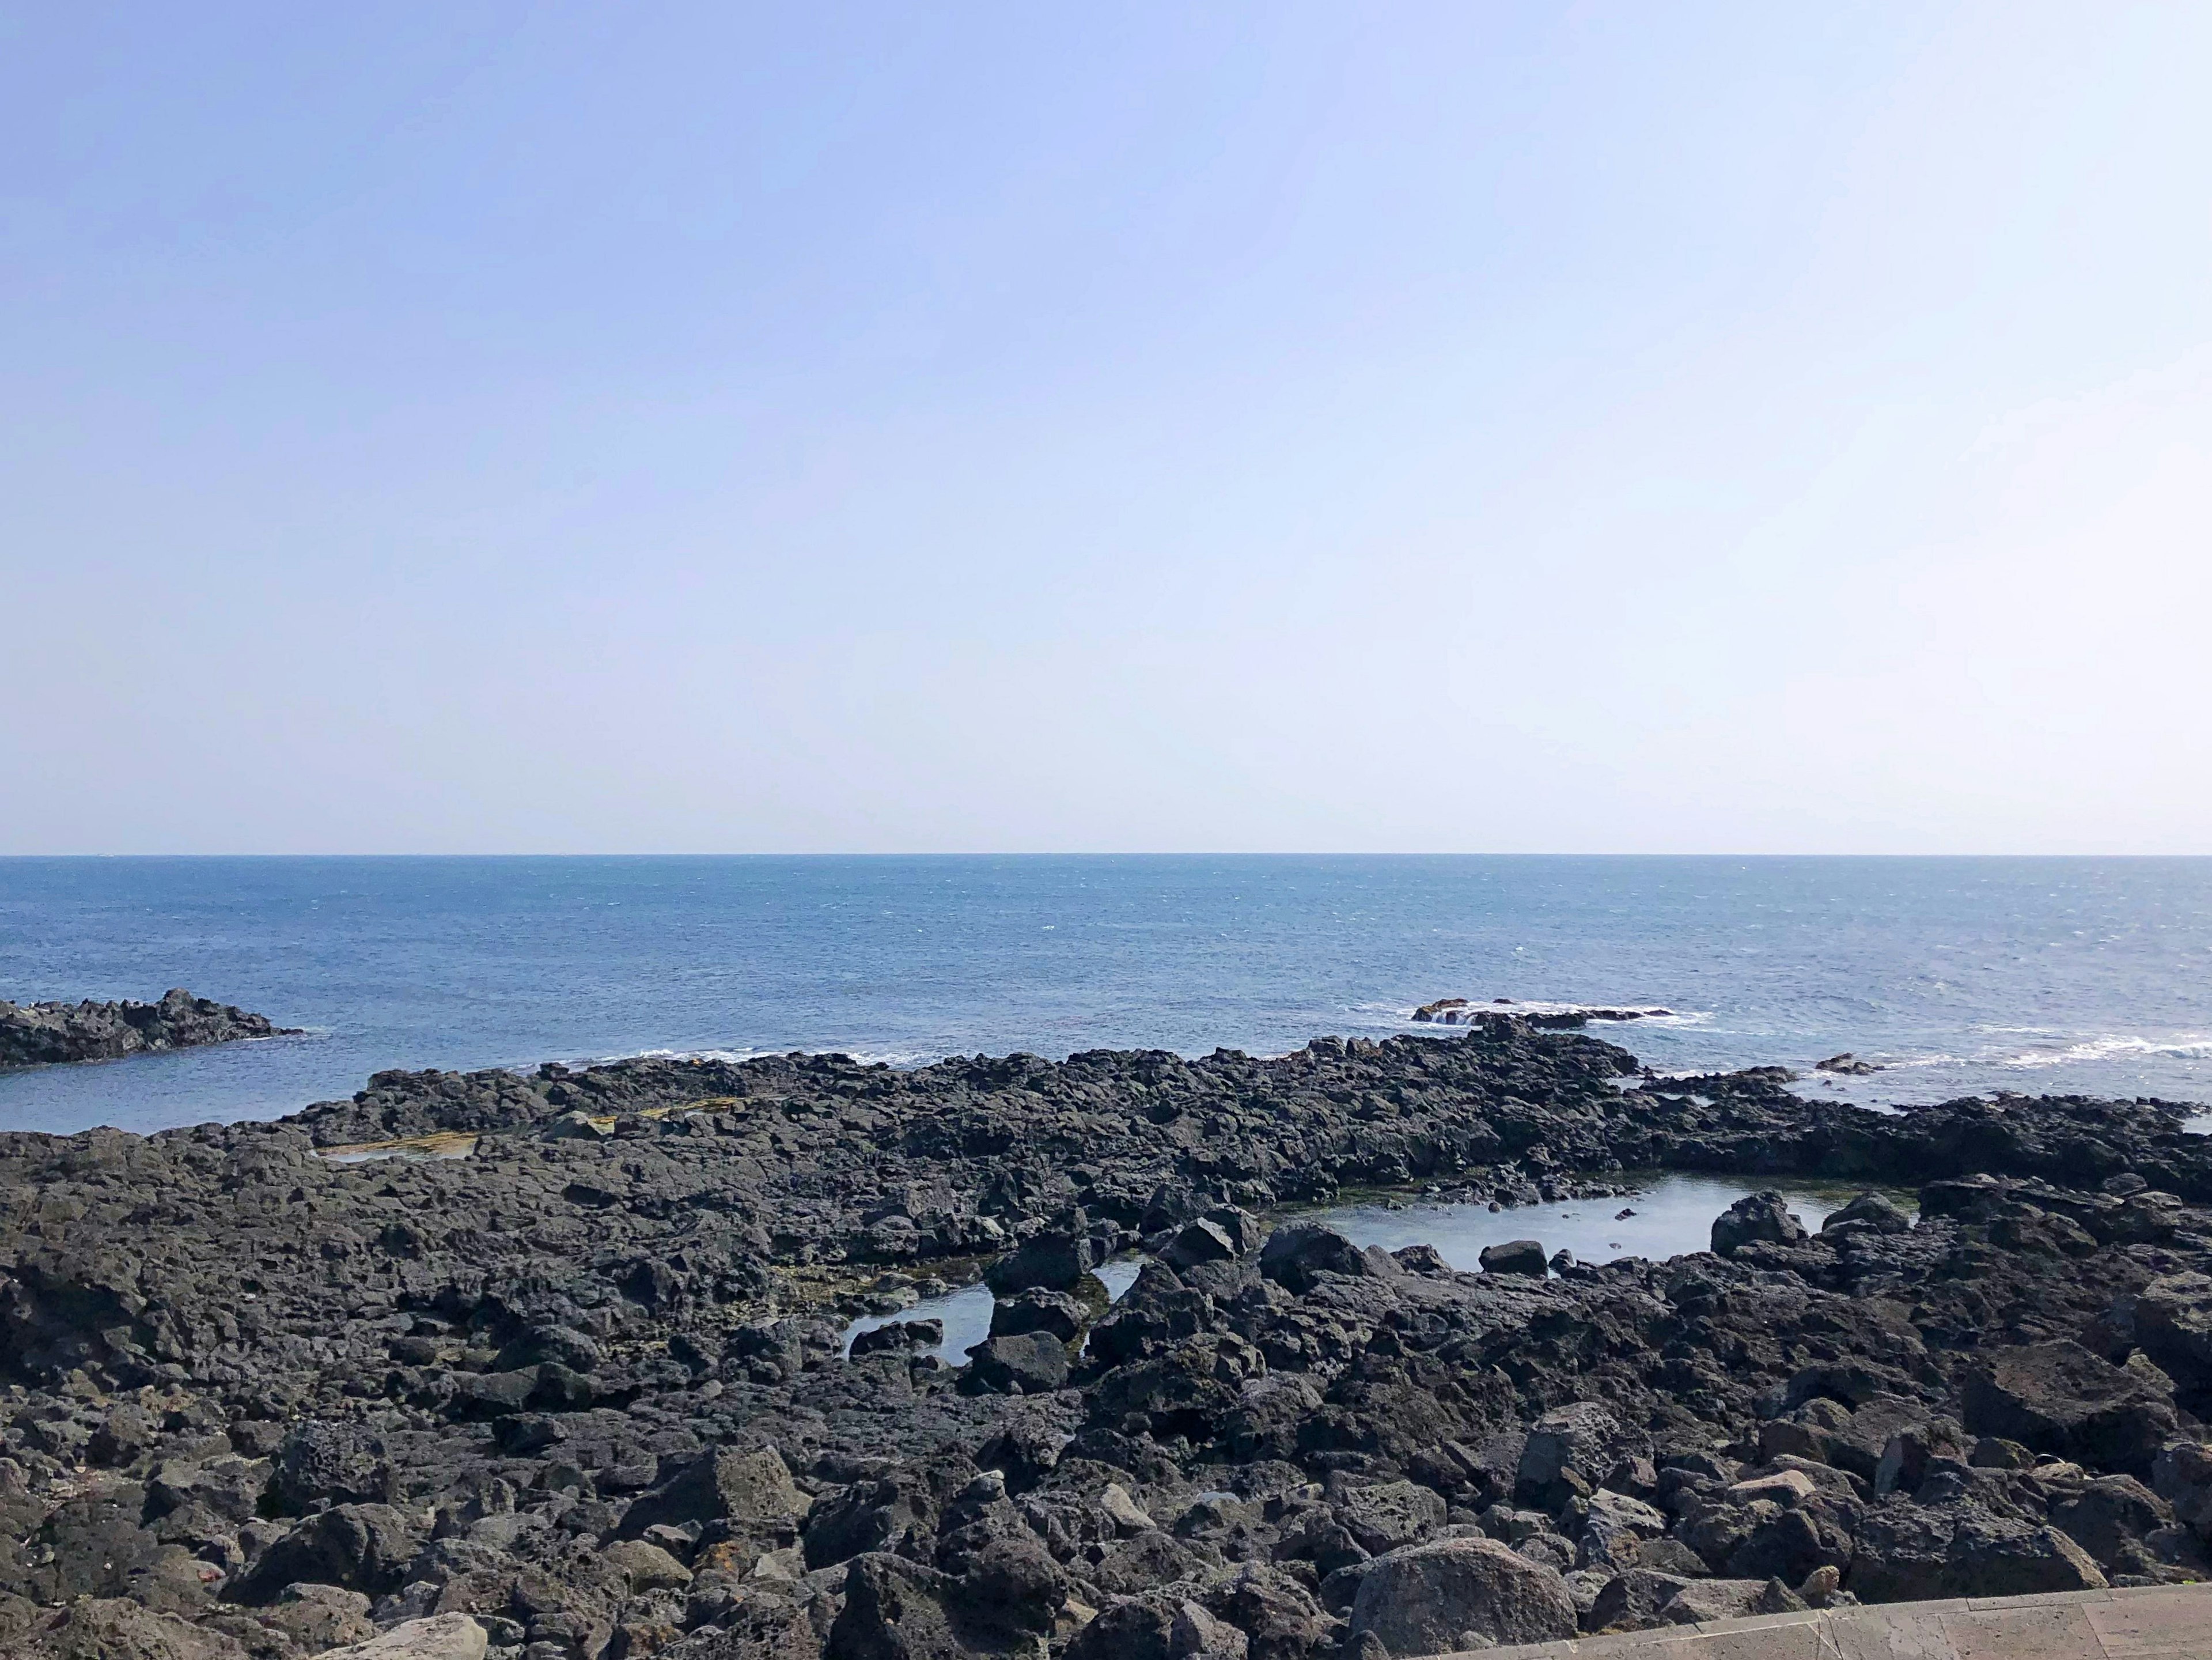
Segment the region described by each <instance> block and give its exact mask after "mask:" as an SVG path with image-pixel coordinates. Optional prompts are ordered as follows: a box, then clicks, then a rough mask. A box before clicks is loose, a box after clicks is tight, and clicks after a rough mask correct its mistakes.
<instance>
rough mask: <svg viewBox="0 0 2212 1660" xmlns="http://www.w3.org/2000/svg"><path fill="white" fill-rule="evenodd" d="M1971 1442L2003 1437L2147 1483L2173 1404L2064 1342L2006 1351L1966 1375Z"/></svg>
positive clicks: (2170, 1427) (2134, 1376)
mask: <svg viewBox="0 0 2212 1660" xmlns="http://www.w3.org/2000/svg"><path fill="white" fill-rule="evenodd" d="M1965 1397H1966V1432H1967V1433H1968V1434H1970V1435H1994V1436H2001V1437H2002V1438H2004V1439H2006V1440H2008V1441H2017V1442H2019V1443H2021V1444H2022V1445H2023V1446H2027V1447H2030V1448H2032V1449H2033V1450H2036V1451H2038V1452H2049V1453H2056V1454H2057V1456H2060V1457H2061V1458H2067V1459H2071V1460H2073V1461H2074V1462H2076V1463H2079V1464H2083V1465H2086V1466H2088V1467H2090V1468H2106V1469H2118V1470H2124V1471H2126V1472H2127V1473H2128V1474H2130V1475H2142V1476H2147V1475H2149V1474H2150V1467H2151V1462H2152V1461H2153V1460H2154V1458H2156V1457H2157V1456H2158V1451H2159V1449H2160V1447H2162V1446H2164V1445H2165V1444H2166V1441H2167V1439H2168V1438H2170V1437H2172V1434H2173V1432H2174V1427H2175V1419H2174V1413H2173V1402H2172V1400H2171V1398H2169V1397H2168V1396H2167V1395H2166V1394H2164V1393H2163V1392H2162V1391H2160V1389H2158V1388H2157V1386H2156V1385H2155V1384H2154V1383H2151V1382H2150V1381H2149V1380H2148V1379H2147V1378H2146V1377H2144V1376H2143V1375H2142V1373H2141V1372H2140V1371H2133V1370H2130V1368H2127V1367H2124V1366H2116V1365H2112V1363H2111V1362H2110V1361H2109V1360H2104V1359H2100V1358H2099V1357H2097V1356H2096V1355H2093V1354H2092V1353H2089V1351H2088V1350H2087V1349H2085V1348H2083V1347H2081V1345H2080V1344H2078V1343H2070V1342H2066V1341H2058V1342H2053V1343H2031V1344H2027V1345H2026V1346H2024V1347H2018V1348H2008V1349H1998V1350H1996V1351H1995V1352H1993V1353H1990V1355H1989V1356H1988V1357H1987V1358H1986V1359H1984V1360H1983V1361H1982V1362H1981V1363H1980V1364H1979V1365H1977V1366H1975V1367H1974V1368H1972V1370H1971V1371H1968V1372H1967V1374H1966V1388H1965Z"/></svg>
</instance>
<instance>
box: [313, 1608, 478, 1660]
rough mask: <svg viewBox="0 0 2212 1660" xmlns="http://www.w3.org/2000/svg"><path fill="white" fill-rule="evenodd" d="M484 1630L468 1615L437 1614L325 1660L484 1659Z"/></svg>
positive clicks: (397, 1628)
mask: <svg viewBox="0 0 2212 1660" xmlns="http://www.w3.org/2000/svg"><path fill="white" fill-rule="evenodd" d="M485 1648H486V1637H485V1633H484V1628H483V1627H482V1626H480V1625H478V1624H477V1622H476V1621H475V1620H472V1619H471V1618H470V1617H469V1616H468V1615H467V1614H434V1615H432V1616H431V1617H430V1618H428V1619H427V1620H408V1621H407V1622H406V1623H405V1624H404V1625H399V1626H394V1627H392V1629H391V1630H390V1631H388V1632H386V1633H384V1635H382V1636H381V1637H373V1638H371V1639H369V1640H368V1642H366V1643H357V1644H356V1645H353V1646H352V1647H351V1648H344V1649H332V1650H331V1651H329V1652H328V1653H327V1654H325V1656H324V1657H323V1660H483V1657H484V1652H485Z"/></svg>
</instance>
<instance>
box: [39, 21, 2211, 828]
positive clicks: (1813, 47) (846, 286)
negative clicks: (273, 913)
mask: <svg viewBox="0 0 2212 1660" xmlns="http://www.w3.org/2000/svg"><path fill="white" fill-rule="evenodd" d="M2208 64H2212V8H2208V7H2205V6H2203V5H2197V4H2188V5H2176V6H2171V7H2160V6H2128V5H2123V6H2087V5H2081V4H2067V5H2059V6H2052V5H2041V4H2034V3H2006V4H1992V5H1987V6H1966V7H1953V6H1944V5H1902V4H1898V5H1881V4H1876V5H1853V6H1819V5H1782V6H1778V5H1774V4H1771V3H1760V4H1744V5H1666V6H1653V5H1632V4H1626V3H1623V4H1613V5H1580V4H1577V5H1565V6H1536V5H1519V6H1515V5H1480V4H1468V3H1453V4H1440V5H1421V4H1403V5H1393V6H1387V7H1374V6H1353V5H1344V4H1332V5H1328V6H1305V5H1292V4H1284V3H1278V0H1270V3H1267V4H1263V5H1252V6H1212V7H1193V6H1187V5H1175V6H1132V7H1123V6H1110V7H1097V6H1093V7H1078V6H1066V5H1058V6H1036V5H1006V6H1000V7H987V6H972V5H971V6H961V5H951V6H916V7H894V6H888V5H867V6H849V7H837V6H777V7H743V6H731V5H726V4H713V5H706V4H698V5H691V4H665V5H638V6H629V5H601V6H562V5H531V6H522V5H512V6H483V5H469V4H451V3H449V4H441V5H436V6H431V5H379V6H354V7H338V6H300V5H282V6H279V5H273V4H272V5H265V6H240V5H226V4H222V3H210V4H204V5H194V6H176V5H141V6H136V7H124V8H111V7H102V6H98V5H94V4H69V5H48V6H15V7H11V8H8V9H5V10H4V11H0V352H3V353H4V363H5V372H4V382H0V384H4V386H5V397H4V400H0V697H4V699H5V707H6V719H5V721H0V852H17V853H29V852H48V853H62V852H111V851H117V852H127V851H143V852H158V851H184V852H193V851H236V852H259V851H275V852H283V851H417V850H420V851H505V850H532V851H569V850H573V851H599V850H609V851H624V850H641V851H642V850H669V851H719V850H727V851H747V850H794V851H805V850H813V849H823V850H831V849H836V850H844V849H859V850H869V849H884V850H894V849H915V850H934V849H979V850H980V849H1037V850H1061V849H1214V848H1237V849H1254V850H1266V849H1278V848H1281V849H1344V850H1399V849H1427V850H1439V851H1449V850H1458V849H1467V850H1493V851H1515V850H1537V851H1542V850H1559V851H1588V850H1625V851H1628V850H1650V851H1697V850H1705V851H1838V852H1848V851H1904V852H1910V851H1990V852H2002V851H2029V852H2032V851H2167V852H2212V98H2208V97H2207V96H2206V94H2205V88H2204V77H2205V74H2206V68H2207V65H2208Z"/></svg>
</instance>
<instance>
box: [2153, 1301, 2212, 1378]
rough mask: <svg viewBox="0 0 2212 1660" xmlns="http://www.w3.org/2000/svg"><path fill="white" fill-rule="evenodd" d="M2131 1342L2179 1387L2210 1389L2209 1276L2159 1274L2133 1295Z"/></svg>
mask: <svg viewBox="0 0 2212 1660" xmlns="http://www.w3.org/2000/svg"><path fill="white" fill-rule="evenodd" d="M2135 1338H2136V1342H2138V1343H2140V1344H2141V1345H2142V1351H2143V1353H2145V1354H2147V1355H2148V1356H2149V1357H2150V1358H2151V1359H2152V1360H2154V1361H2155V1362H2156V1363H2157V1364H2158V1365H2159V1367H2160V1369H2161V1370H2162V1371H2166V1372H2167V1373H2169V1374H2170V1375H2171V1376H2172V1377H2173V1379H2174V1381H2175V1382H2177V1383H2180V1384H2182V1385H2183V1386H2184V1387H2185V1388H2187V1389H2202V1388H2203V1387H2205V1386H2207V1385H2212V1274H2162V1275H2160V1277H2159V1278H2158V1279H2155V1280H2152V1281H2151V1282H2150V1284H2148V1286H2144V1287H2143V1288H2142V1290H2141V1291H2139V1292H2136V1297H2135Z"/></svg>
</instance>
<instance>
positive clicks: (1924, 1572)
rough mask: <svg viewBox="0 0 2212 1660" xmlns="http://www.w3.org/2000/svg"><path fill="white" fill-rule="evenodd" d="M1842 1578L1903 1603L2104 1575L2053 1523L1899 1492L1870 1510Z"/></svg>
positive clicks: (2005, 1592) (2024, 1589) (2076, 1582)
mask: <svg viewBox="0 0 2212 1660" xmlns="http://www.w3.org/2000/svg"><path fill="white" fill-rule="evenodd" d="M1844 1584H1845V1585H1846V1586H1847V1587H1848V1588H1849V1589H1850V1590H1851V1591H1852V1592H1854V1593H1855V1594H1856V1595H1857V1596H1859V1597H1860V1598H1861V1599H1863V1601H1866V1602H1914V1601H1920V1600H1924V1599H1928V1598H1933V1597H1943V1596H2028V1595H2031V1594H2033V1593H2036V1592H2041V1591H2063V1590H2098V1589H2101V1588H2102V1587H2103V1586H2104V1584H2106V1580H2105V1576H2104V1574H2103V1573H2102V1572H2100V1570H2099V1568H2098V1566H2097V1565H2096V1563H2095V1562H2093V1561H2092V1560H2090V1558H2089V1555H2088V1553H2087V1552H2086V1551H2084V1550H2083V1549H2082V1548H2081V1546H2080V1545H2078V1544H2076V1543H2075V1541H2073V1540H2071V1539H2069V1538H2068V1537H2067V1536H2066V1535H2064V1534H2063V1533H2061V1532H2060V1531H2058V1529H2056V1528H2053V1527H2049V1526H2045V1525H2041V1524H2038V1523H2031V1522H2027V1521H2021V1520H2015V1519H2013V1518H2011V1517H2001V1516H1995V1515H1992V1514H1990V1512H1988V1511H1984V1510H1981V1509H1979V1508H1978V1507H1976V1506H1973V1505H1942V1506H1925V1505H1917V1504H1913V1503H1911V1502H1908V1501H1905V1500H1901V1499H1899V1500H1893V1501H1892V1502H1890V1503H1889V1504H1887V1505H1881V1506H1879V1507H1878V1508H1876V1509H1875V1510H1874V1511H1870V1512H1869V1514H1868V1516H1867V1517H1866V1520H1865V1521H1864V1522H1863V1523H1862V1524H1861V1526H1860V1528H1859V1532H1858V1538H1857V1550H1856V1553H1855V1554H1854V1555H1853V1557H1852V1559H1851V1565H1850V1570H1849V1572H1847V1573H1846V1575H1845V1577H1844Z"/></svg>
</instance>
